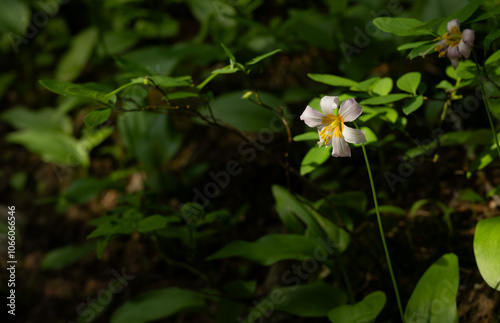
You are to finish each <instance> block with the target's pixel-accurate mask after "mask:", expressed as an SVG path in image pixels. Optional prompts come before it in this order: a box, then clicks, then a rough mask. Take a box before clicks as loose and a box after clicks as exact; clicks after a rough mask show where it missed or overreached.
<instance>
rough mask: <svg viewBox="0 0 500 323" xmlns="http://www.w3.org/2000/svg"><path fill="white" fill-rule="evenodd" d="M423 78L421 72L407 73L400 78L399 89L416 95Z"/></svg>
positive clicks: (397, 83)
mask: <svg viewBox="0 0 500 323" xmlns="http://www.w3.org/2000/svg"><path fill="white" fill-rule="evenodd" d="M421 78H422V75H421V74H420V73H419V72H410V73H406V74H404V75H403V76H401V77H400V78H399V79H398V81H397V82H396V85H397V87H398V89H400V90H402V91H405V92H408V93H411V94H413V95H416V94H417V88H418V85H419V84H420V79H421Z"/></svg>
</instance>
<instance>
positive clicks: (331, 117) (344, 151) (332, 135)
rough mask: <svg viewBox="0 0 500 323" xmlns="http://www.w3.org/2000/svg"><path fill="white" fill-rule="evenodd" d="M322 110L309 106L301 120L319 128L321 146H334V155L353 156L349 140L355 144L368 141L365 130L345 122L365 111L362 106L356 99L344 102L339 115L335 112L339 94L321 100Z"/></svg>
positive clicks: (354, 118) (352, 119)
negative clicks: (347, 124)
mask: <svg viewBox="0 0 500 323" xmlns="http://www.w3.org/2000/svg"><path fill="white" fill-rule="evenodd" d="M320 106H321V110H322V111H323V113H324V114H322V113H321V112H318V111H316V110H314V109H313V108H311V107H310V106H307V108H306V109H305V110H304V112H303V113H302V115H301V116H300V120H303V121H304V122H305V123H306V124H307V125H308V126H309V127H316V128H318V133H319V142H318V144H319V146H320V147H321V146H322V145H325V146H326V147H328V146H330V145H331V146H332V156H334V157H351V149H350V148H349V145H348V144H347V143H348V142H350V143H353V144H363V143H365V142H366V138H365V132H364V131H363V130H359V129H354V128H351V127H348V126H346V125H345V124H344V122H351V121H354V120H356V119H357V118H358V117H359V116H360V115H361V112H363V109H362V108H361V106H360V105H359V104H358V103H357V102H356V100H354V99H348V100H345V101H344V102H342V104H341V105H340V108H339V110H338V113H337V115H335V114H334V113H333V111H334V110H335V109H337V107H338V106H339V98H338V97H337V96H325V97H323V98H322V99H321V102H320Z"/></svg>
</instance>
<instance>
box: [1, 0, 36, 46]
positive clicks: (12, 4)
mask: <svg viewBox="0 0 500 323" xmlns="http://www.w3.org/2000/svg"><path fill="white" fill-rule="evenodd" d="M30 22H31V11H30V8H29V6H28V5H27V4H26V3H24V2H23V1H19V0H2V10H0V30H2V31H4V32H5V33H8V35H7V37H9V39H10V41H11V43H16V41H15V40H14V39H13V38H14V37H15V36H17V37H22V35H23V34H24V33H25V32H26V28H27V27H28V26H29V24H30ZM19 34H21V35H19ZM17 37H16V38H17ZM21 39H22V38H21ZM14 51H15V53H16V54H17V53H18V52H19V48H14Z"/></svg>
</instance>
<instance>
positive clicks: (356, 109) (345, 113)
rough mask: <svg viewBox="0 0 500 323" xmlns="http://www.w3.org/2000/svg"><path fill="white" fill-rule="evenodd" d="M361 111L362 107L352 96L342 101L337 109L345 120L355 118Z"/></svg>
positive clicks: (348, 120)
mask: <svg viewBox="0 0 500 323" xmlns="http://www.w3.org/2000/svg"><path fill="white" fill-rule="evenodd" d="M361 112H363V109H362V108H361V106H360V105H359V104H358V102H356V100H354V98H351V99H349V100H345V101H344V102H342V104H341V105H340V109H339V114H340V116H341V117H342V118H344V121H345V122H350V121H354V120H356V119H357V118H358V117H359V116H360V115H361Z"/></svg>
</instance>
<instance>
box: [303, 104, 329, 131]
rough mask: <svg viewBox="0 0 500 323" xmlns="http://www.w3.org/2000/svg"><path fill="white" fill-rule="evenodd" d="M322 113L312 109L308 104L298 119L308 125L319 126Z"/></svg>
mask: <svg viewBox="0 0 500 323" xmlns="http://www.w3.org/2000/svg"><path fill="white" fill-rule="evenodd" d="M323 117H324V115H323V114H321V112H319V111H316V110H314V109H313V108H311V107H310V106H307V108H306V109H305V110H304V112H302V115H301V116H300V120H302V121H304V122H305V123H306V125H308V126H309V127H319V126H321V125H322V124H323V123H322V120H323Z"/></svg>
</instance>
